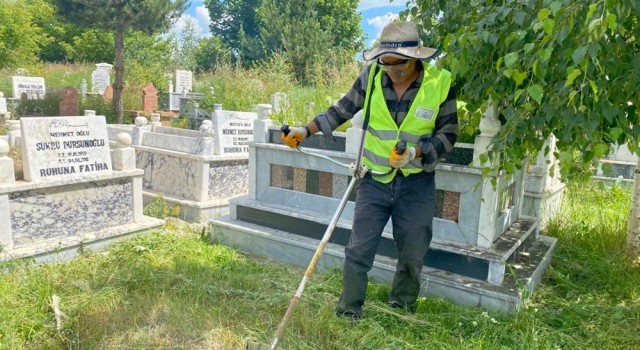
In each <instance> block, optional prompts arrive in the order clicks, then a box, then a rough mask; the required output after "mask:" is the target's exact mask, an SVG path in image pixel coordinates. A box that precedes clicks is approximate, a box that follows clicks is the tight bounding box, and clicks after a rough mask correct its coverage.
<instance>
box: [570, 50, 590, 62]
mask: <svg viewBox="0 0 640 350" xmlns="http://www.w3.org/2000/svg"><path fill="white" fill-rule="evenodd" d="M586 54H587V47H586V46H580V47H578V48H577V49H575V51H573V55H571V58H572V59H573V63H574V64H576V65H580V64H581V63H582V61H583V60H584V56H585V55H586Z"/></svg>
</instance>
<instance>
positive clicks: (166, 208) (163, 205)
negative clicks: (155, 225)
mask: <svg viewBox="0 0 640 350" xmlns="http://www.w3.org/2000/svg"><path fill="white" fill-rule="evenodd" d="M144 215H147V216H151V217H154V218H158V219H163V218H165V217H167V216H173V217H178V216H179V215H180V206H179V205H174V206H170V205H168V204H167V202H166V201H165V200H164V196H163V195H162V193H160V194H158V195H157V196H156V198H154V199H153V201H151V203H149V204H147V206H145V207H144Z"/></svg>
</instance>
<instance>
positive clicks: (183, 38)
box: [177, 19, 200, 70]
mask: <svg viewBox="0 0 640 350" xmlns="http://www.w3.org/2000/svg"><path fill="white" fill-rule="evenodd" d="M197 34H198V33H197V32H196V23H195V21H193V20H191V19H187V20H185V22H184V26H183V27H182V30H181V33H180V36H179V40H178V43H179V45H178V46H179V47H178V54H177V57H178V59H177V61H178V64H179V66H180V67H181V68H183V69H188V70H195V68H196V57H195V55H196V51H197V49H198V46H199V44H200V39H199V38H198V35H197Z"/></svg>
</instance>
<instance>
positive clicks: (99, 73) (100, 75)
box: [91, 63, 113, 95]
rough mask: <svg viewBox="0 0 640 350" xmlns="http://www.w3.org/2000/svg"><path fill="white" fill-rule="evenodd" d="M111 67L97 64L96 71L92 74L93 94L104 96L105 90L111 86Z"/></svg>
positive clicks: (105, 64) (106, 64)
mask: <svg viewBox="0 0 640 350" xmlns="http://www.w3.org/2000/svg"><path fill="white" fill-rule="evenodd" d="M111 67H113V66H112V65H110V64H108V63H98V64H96V70H94V71H93V73H91V92H92V93H95V94H100V95H102V94H104V90H105V89H106V88H107V86H109V85H110V84H111V74H110V72H111Z"/></svg>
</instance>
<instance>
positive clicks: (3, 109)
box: [0, 92, 7, 115]
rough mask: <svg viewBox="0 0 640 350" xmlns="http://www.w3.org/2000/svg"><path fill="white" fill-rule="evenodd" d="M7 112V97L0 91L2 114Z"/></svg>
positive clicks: (0, 112) (0, 109)
mask: <svg viewBox="0 0 640 350" xmlns="http://www.w3.org/2000/svg"><path fill="white" fill-rule="evenodd" d="M4 113H7V99H6V98H5V97H4V94H3V93H2V92H0V115H2V114H4Z"/></svg>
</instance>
